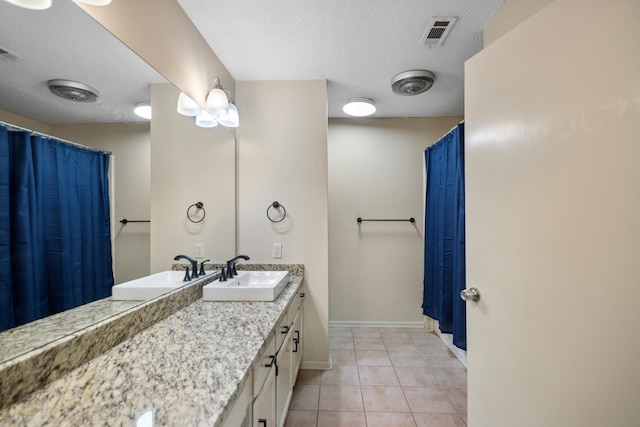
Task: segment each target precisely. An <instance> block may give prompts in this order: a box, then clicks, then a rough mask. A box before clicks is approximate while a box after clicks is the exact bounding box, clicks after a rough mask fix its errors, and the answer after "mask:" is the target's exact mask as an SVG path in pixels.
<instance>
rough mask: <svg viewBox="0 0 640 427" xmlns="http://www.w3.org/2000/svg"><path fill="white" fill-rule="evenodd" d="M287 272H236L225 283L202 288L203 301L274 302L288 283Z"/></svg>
mask: <svg viewBox="0 0 640 427" xmlns="http://www.w3.org/2000/svg"><path fill="white" fill-rule="evenodd" d="M288 279H289V272H288V271H238V275H237V276H235V277H234V278H233V279H227V281H225V282H221V281H220V280H216V281H215V282H212V283H209V284H208V285H206V286H205V287H203V288H202V299H203V300H205V301H274V300H275V299H276V298H278V296H279V295H280V292H282V290H283V289H284V288H285V287H286V286H287V284H288V283H289V280H288Z"/></svg>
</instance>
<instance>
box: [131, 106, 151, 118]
mask: <svg viewBox="0 0 640 427" xmlns="http://www.w3.org/2000/svg"><path fill="white" fill-rule="evenodd" d="M133 112H134V113H136V114H137V115H138V116H140V117H142V118H143V119H147V120H151V104H150V103H148V102H138V103H137V104H136V108H134V109H133Z"/></svg>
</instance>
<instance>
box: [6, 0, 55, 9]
mask: <svg viewBox="0 0 640 427" xmlns="http://www.w3.org/2000/svg"><path fill="white" fill-rule="evenodd" d="M4 1H6V2H7V3H11V4H13V5H15V6H19V7H23V8H25V9H31V10H45V9H49V8H50V7H51V0H4Z"/></svg>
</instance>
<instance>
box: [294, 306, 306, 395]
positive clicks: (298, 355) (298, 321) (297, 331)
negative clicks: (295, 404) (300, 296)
mask: <svg viewBox="0 0 640 427" xmlns="http://www.w3.org/2000/svg"><path fill="white" fill-rule="evenodd" d="M303 310H304V306H303V305H302V303H301V304H300V306H299V308H298V310H297V311H296V314H295V317H294V319H293V324H292V326H291V329H292V331H293V337H292V338H291V345H292V346H293V349H292V350H291V353H292V355H293V365H292V367H291V369H292V371H293V374H292V375H291V387H293V386H295V385H296V379H297V378H298V371H299V370H300V365H302V351H303V350H304V347H303V346H302V344H303V341H302V329H303V327H304V325H303V323H302V318H303Z"/></svg>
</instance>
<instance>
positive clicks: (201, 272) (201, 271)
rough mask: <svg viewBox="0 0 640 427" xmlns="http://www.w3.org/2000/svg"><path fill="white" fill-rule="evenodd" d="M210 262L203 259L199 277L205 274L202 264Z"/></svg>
mask: <svg viewBox="0 0 640 427" xmlns="http://www.w3.org/2000/svg"><path fill="white" fill-rule="evenodd" d="M209 261H211V260H210V259H205V260H204V261H202V262H201V263H200V275H201V276H204V275H205V274H206V273H205V272H204V263H205V262H209Z"/></svg>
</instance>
